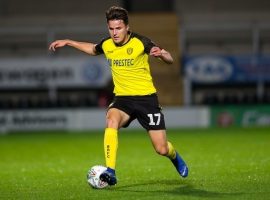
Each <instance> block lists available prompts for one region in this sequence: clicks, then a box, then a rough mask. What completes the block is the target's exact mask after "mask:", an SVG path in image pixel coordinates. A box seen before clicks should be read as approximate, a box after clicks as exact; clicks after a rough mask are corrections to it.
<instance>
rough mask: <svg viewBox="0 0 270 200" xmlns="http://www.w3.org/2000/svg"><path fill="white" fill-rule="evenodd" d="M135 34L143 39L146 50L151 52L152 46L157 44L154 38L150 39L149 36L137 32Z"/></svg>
mask: <svg viewBox="0 0 270 200" xmlns="http://www.w3.org/2000/svg"><path fill="white" fill-rule="evenodd" d="M134 36H135V37H137V38H138V39H139V40H141V42H142V43H143V45H144V52H145V53H147V54H149V53H150V50H151V49H152V47H154V46H157V45H156V44H155V43H154V42H153V41H152V40H150V39H149V38H147V37H145V36H142V35H139V34H136V33H134Z"/></svg>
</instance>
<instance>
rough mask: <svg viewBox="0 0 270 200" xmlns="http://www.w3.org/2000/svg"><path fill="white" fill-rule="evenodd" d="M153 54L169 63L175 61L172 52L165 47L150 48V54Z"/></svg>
mask: <svg viewBox="0 0 270 200" xmlns="http://www.w3.org/2000/svg"><path fill="white" fill-rule="evenodd" d="M149 55H151V56H154V57H156V58H160V59H161V60H163V61H164V62H165V63H167V64H172V63H173V57H172V56H171V54H170V52H168V51H166V50H165V49H162V48H160V47H157V46H153V47H152V48H151V49H150V54H149Z"/></svg>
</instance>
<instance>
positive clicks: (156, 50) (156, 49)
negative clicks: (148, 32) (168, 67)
mask: <svg viewBox="0 0 270 200" xmlns="http://www.w3.org/2000/svg"><path fill="white" fill-rule="evenodd" d="M150 55H151V56H154V57H160V56H161V55H162V52H161V48H159V47H152V49H151V50H150Z"/></svg>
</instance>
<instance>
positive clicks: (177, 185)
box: [114, 180, 243, 198]
mask: <svg viewBox="0 0 270 200" xmlns="http://www.w3.org/2000/svg"><path fill="white" fill-rule="evenodd" d="M168 185H169V186H170V189H167V188H168ZM114 189H115V190H117V191H123V192H135V193H153V195H155V196H158V195H161V194H164V193H165V194H166V193H167V194H170V195H175V196H192V197H203V198H222V197H231V198H232V197H235V196H240V195H242V194H243V193H222V192H214V191H207V190H203V189H198V188H194V187H193V186H192V185H190V184H188V183H183V182H181V181H179V180H159V181H149V182H144V183H137V184H129V185H124V186H117V187H115V188H114Z"/></svg>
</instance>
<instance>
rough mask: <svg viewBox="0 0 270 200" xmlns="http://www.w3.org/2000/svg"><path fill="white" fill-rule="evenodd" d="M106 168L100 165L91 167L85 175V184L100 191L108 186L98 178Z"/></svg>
mask: <svg viewBox="0 0 270 200" xmlns="http://www.w3.org/2000/svg"><path fill="white" fill-rule="evenodd" d="M106 169H107V168H106V167H104V166H102V165H95V166H93V167H92V168H91V169H90V170H89V171H88V173H87V182H88V183H89V185H90V186H92V187H93V188H97V189H101V188H105V187H107V186H108V183H107V182H104V181H102V180H100V178H99V176H100V174H102V173H103V172H104V171H105V170H106Z"/></svg>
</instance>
